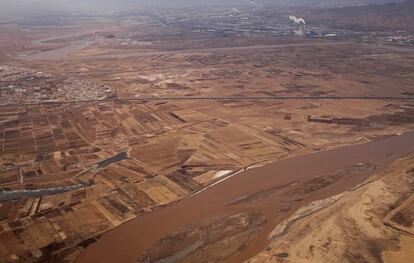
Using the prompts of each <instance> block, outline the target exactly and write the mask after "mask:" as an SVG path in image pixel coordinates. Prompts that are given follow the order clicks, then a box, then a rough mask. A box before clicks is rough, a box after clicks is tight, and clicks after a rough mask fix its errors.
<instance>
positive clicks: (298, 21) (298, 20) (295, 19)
mask: <svg viewBox="0 0 414 263" xmlns="http://www.w3.org/2000/svg"><path fill="white" fill-rule="evenodd" d="M289 20H290V21H292V22H293V23H295V24H304V25H305V24H306V22H305V19H303V18H301V17H296V16H289Z"/></svg>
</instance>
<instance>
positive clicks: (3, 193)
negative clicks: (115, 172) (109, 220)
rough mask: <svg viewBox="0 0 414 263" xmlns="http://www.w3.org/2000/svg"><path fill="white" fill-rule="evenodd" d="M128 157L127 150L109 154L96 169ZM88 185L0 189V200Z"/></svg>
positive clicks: (35, 195)
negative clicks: (112, 154)
mask: <svg viewBox="0 0 414 263" xmlns="http://www.w3.org/2000/svg"><path fill="white" fill-rule="evenodd" d="M128 159H130V158H129V157H128V154H127V152H120V153H117V154H115V155H114V156H111V157H109V158H107V159H105V160H102V161H100V162H98V163H97V167H96V170H97V171H102V170H104V169H105V168H107V167H108V166H110V165H111V164H113V163H117V162H120V161H122V160H128ZM88 186H90V184H74V185H67V186H59V187H51V188H43V189H35V190H4V189H3V190H2V189H0V202H5V201H12V200H18V199H21V198H28V197H42V196H47V195H56V194H61V193H66V192H70V191H75V190H79V189H82V188H85V187H88Z"/></svg>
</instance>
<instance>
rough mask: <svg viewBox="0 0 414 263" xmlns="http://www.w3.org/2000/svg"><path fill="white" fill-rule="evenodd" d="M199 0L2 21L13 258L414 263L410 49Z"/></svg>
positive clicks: (5, 204)
mask: <svg viewBox="0 0 414 263" xmlns="http://www.w3.org/2000/svg"><path fill="white" fill-rule="evenodd" d="M160 12H161V11H160ZM186 12H188V13H187V16H186V17H187V19H188V17H190V18H191V19H190V22H191V24H189V23H188V21H184V22H183V19H184V18H183V17H182V16H181V13H179V12H178V13H174V12H173V11H169V12H165V13H160V14H158V15H148V14H146V13H144V14H140V15H137V16H132V17H133V18H134V19H136V20H132V19H131V17H128V15H125V17H124V16H114V17H102V18H99V19H96V18H94V17H92V18H90V17H87V18H84V19H80V20H78V19H72V18H71V17H68V18H67V20H65V22H64V23H63V24H61V23H57V24H54V23H53V22H50V21H49V22H48V23H47V24H36V23H34V22H33V21H26V22H24V23H23V22H18V21H17V22H5V23H2V24H0V61H1V65H0V96H1V100H0V262H243V261H249V262H250V261H251V262H294V263H296V262H337V259H338V258H343V259H344V262H409V259H410V258H411V257H412V255H411V254H410V253H411V252H412V251H411V250H410V246H412V245H413V244H414V239H413V234H414V232H413V226H412V225H413V221H414V212H413V211H414V208H413V207H414V206H413V201H414V199H413V197H412V193H413V189H414V188H413V185H412V183H413V182H414V181H413V180H412V176H413V169H414V166H413V160H414V157H413V153H414V144H413V142H414V134H413V128H414V90H413V83H414V70H413V65H414V53H413V52H412V49H411V48H410V47H401V46H398V47H396V46H391V45H381V46H379V45H373V44H368V43H358V42H356V41H353V39H345V40H344V39H329V38H322V37H321V38H302V37H296V36H292V35H287V34H285V32H291V31H292V28H291V25H289V24H287V23H285V24H284V23H283V22H280V21H284V20H286V17H285V15H286V14H283V15H282V14H279V13H277V15H275V20H274V21H273V20H271V19H273V18H269V17H267V16H266V19H269V20H270V21H271V22H272V23H276V25H278V26H277V27H276V26H275V29H274V32H276V33H274V34H275V35H269V34H266V33H263V32H252V33H249V35H245V34H241V33H240V34H239V33H237V34H236V33H231V32H233V31H234V32H239V31H240V30H243V28H241V29H240V28H238V27H235V29H234V30H233V31H231V32H230V33H229V32H227V31H226V32H225V33H226V34H224V33H220V32H221V31H220V30H221V28H222V24H224V25H226V27H231V25H232V23H233V19H234V17H233V16H228V15H227V13H226V12H228V11H227V10H225V11H217V10H216V11H209V12H211V13H197V12H195V11H194V13H193V11H188V10H187V11H186ZM214 12H223V13H224V14H226V15H223V13H218V14H216V13H214ZM255 12H256V11H255ZM263 12H265V14H268V13H266V12H268V11H263ZM239 15H240V16H242V15H243V16H244V15H245V16H249V15H250V13H248V12H246V13H241V14H239ZM255 16H256V14H253V15H251V16H250V17H249V19H250V20H251V19H253V18H254V17H255ZM218 17H221V18H222V19H223V20H220V19H219V18H218ZM223 17H224V18H223ZM252 17H253V18H252ZM249 19H245V20H246V21H250V20H249ZM266 21H267V20H266ZM221 23H222V24H221ZM245 23H249V22H245ZM251 23H252V24H256V23H259V24H260V23H261V21H253V22H251ZM269 23H270V22H269ZM279 23H281V24H279ZM205 24H208V25H209V26H208V27H206V28H202V26H203V25H205ZM210 25H211V27H215V28H216V30H215V31H214V30H213V31H212V30H211V29H210ZM194 27H199V28H200V29H197V30H195V29H194ZM246 28H251V26H249V24H248V25H247V26H246ZM280 28H282V29H280ZM238 30H239V31H238ZM249 30H250V29H249ZM278 30H280V31H278Z"/></svg>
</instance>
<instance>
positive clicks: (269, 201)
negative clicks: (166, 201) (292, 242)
mask: <svg viewBox="0 0 414 263" xmlns="http://www.w3.org/2000/svg"><path fill="white" fill-rule="evenodd" d="M410 152H414V132H411V133H407V134H404V135H401V136H395V137H388V138H384V139H381V140H377V141H373V142H369V143H365V144H359V145H353V146H347V147H342V148H338V149H334V150H328V151H322V152H318V153H312V154H308V155H304V156H299V157H293V158H290V159H286V160H281V161H277V162H274V163H272V164H269V165H266V166H262V167H259V168H255V169H251V170H247V171H244V172H242V173H239V174H237V175H236V176H234V177H232V178H230V179H228V180H226V181H224V182H222V183H220V184H218V185H216V186H214V187H212V188H209V189H207V190H205V191H203V192H201V193H200V194H198V195H195V196H193V197H190V198H187V199H183V200H181V201H179V202H177V203H174V204H172V205H170V206H167V207H164V208H160V209H158V210H155V211H153V212H150V213H147V214H145V215H142V216H140V217H138V218H136V219H133V220H131V221H129V222H127V223H125V224H123V225H121V226H119V227H117V228H115V229H113V230H111V231H109V232H107V233H105V234H104V235H103V236H102V237H101V238H100V239H99V240H98V241H97V242H95V243H93V244H92V245H90V246H89V247H87V249H86V250H85V251H84V252H83V253H82V254H81V255H80V257H79V258H78V259H77V261H76V262H78V263H86V262H101V263H104V262H123V263H128V262H137V259H138V257H139V256H140V255H142V254H143V253H144V252H145V251H146V250H147V249H148V248H150V247H151V246H152V245H153V244H154V242H156V241H157V240H159V239H160V238H162V237H165V236H166V235H169V234H171V233H173V232H174V231H177V230H178V229H180V228H183V227H185V226H188V225H197V224H199V223H201V222H203V221H205V220H206V219H208V218H213V217H221V216H225V215H232V214H235V213H238V212H245V211H260V212H263V213H264V214H265V216H266V218H267V222H266V223H265V225H264V226H263V227H262V228H261V230H260V231H259V233H258V234H256V235H255V236H254V237H253V238H252V239H251V240H250V242H248V244H246V245H245V247H244V249H243V250H242V251H241V252H240V253H237V254H234V255H231V256H230V257H228V258H227V259H226V260H225V262H242V261H244V260H246V259H248V258H250V257H252V256H254V255H255V254H257V253H258V252H260V251H262V250H263V249H264V248H265V247H266V246H267V242H268V241H267V237H268V235H269V233H270V232H271V231H272V230H273V228H274V227H275V226H276V225H277V223H279V222H281V221H282V220H283V219H285V218H287V217H288V216H289V215H291V214H292V213H293V212H294V211H295V210H297V209H298V208H299V207H300V206H302V205H305V204H307V203H309V202H311V201H314V200H318V199H322V198H327V197H329V196H332V195H334V194H337V193H341V192H343V191H346V190H348V189H351V188H352V187H355V186H357V185H358V184H360V183H362V182H364V181H365V180H366V179H367V178H368V177H369V176H370V175H372V174H373V173H376V172H378V171H380V170H382V169H384V168H385V167H387V166H388V165H390V164H391V163H392V162H393V161H395V160H396V159H398V158H401V157H403V156H405V155H407V154H408V153H410ZM318 182H319V183H321V182H322V183H321V185H318ZM323 182H325V183H323ZM326 182H328V183H326Z"/></svg>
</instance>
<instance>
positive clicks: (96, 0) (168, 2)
mask: <svg viewBox="0 0 414 263" xmlns="http://www.w3.org/2000/svg"><path fill="white" fill-rule="evenodd" d="M384 1H387V0H359V1H357V0H355V1H353V0H0V15H4V14H7V15H12V14H19V15H24V14H36V13H39V14H40V13H45V14H46V13H47V14H50V13H52V14H53V13H60V12H80V11H83V12H88V13H93V12H108V11H117V10H123V9H127V8H131V6H154V5H159V6H175V5H176V6H182V5H185V6H191V5H192V6H196V5H240V4H243V5H254V4H255V2H257V3H258V4H259V5H260V4H269V3H271V4H276V5H286V4H288V5H292V4H299V5H303V4H309V5H315V4H319V3H339V4H341V3H344V2H345V3H349V2H354V3H358V2H360V3H382V2H384ZM388 1H393V0H388ZM394 1H401V0H394Z"/></svg>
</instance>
